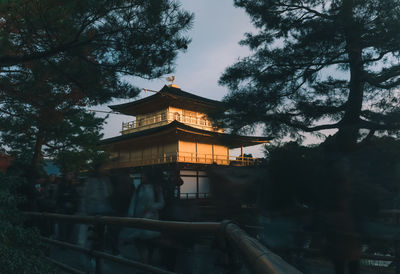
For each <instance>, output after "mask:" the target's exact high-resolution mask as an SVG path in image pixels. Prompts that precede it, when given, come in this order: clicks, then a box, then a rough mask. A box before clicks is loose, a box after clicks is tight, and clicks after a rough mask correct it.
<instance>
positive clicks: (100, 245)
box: [93, 223, 105, 274]
mask: <svg viewBox="0 0 400 274" xmlns="http://www.w3.org/2000/svg"><path fill="white" fill-rule="evenodd" d="M104 232H105V225H104V224H99V223H96V224H95V233H96V237H95V242H94V245H93V249H94V250H96V251H100V252H101V251H104V240H105V239H104ZM95 259H96V272H95V273H96V274H103V266H104V259H103V258H102V257H99V256H95Z"/></svg>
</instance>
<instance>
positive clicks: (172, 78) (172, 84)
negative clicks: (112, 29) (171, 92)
mask: <svg viewBox="0 0 400 274" xmlns="http://www.w3.org/2000/svg"><path fill="white" fill-rule="evenodd" d="M174 80H175V75H172V76H170V77H167V81H168V82H171V84H170V85H169V86H168V87H170V88H171V87H172V88H179V86H178V85H175V84H174Z"/></svg>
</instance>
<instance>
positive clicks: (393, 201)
mask: <svg viewBox="0 0 400 274" xmlns="http://www.w3.org/2000/svg"><path fill="white" fill-rule="evenodd" d="M362 148H363V149H358V150H356V151H353V152H352V153H347V154H340V153H339V154H336V155H335V154H333V153H326V150H325V149H324V146H315V147H305V146H300V145H298V144H297V143H295V142H290V143H287V144H285V145H283V146H281V147H271V148H270V149H269V150H270V154H269V162H268V165H267V170H268V172H269V176H270V178H269V179H270V182H268V183H266V184H264V185H263V187H264V189H263V191H262V192H263V194H262V195H263V197H265V199H263V200H262V202H264V205H263V206H264V207H266V208H278V209H282V208H294V207H300V206H306V207H308V208H318V209H323V208H326V207H329V206H330V205H331V203H332V200H335V199H338V198H340V197H341V196H340V195H338V194H337V191H338V189H337V185H338V183H339V181H340V180H346V181H348V182H351V186H352V187H351V189H350V192H351V193H350V194H351V197H352V199H351V200H352V206H353V208H354V210H356V212H357V213H358V214H360V215H362V216H366V215H373V214H376V213H377V210H378V209H382V208H386V209H388V208H398V207H399V206H400V202H399V201H400V196H399V190H400V187H399V184H398V181H399V179H400V173H399V171H400V166H399V162H400V156H399V151H400V142H399V141H398V140H396V139H394V138H390V137H383V138H376V137H373V138H371V139H370V142H368V143H367V144H364V145H363V146H362ZM343 156H344V157H343ZM343 159H345V162H344V165H345V167H343V166H342V167H341V169H343V170H342V171H340V170H338V167H337V165H338V164H339V165H342V164H341V163H340V161H342V160H343ZM335 166H336V167H335ZM344 169H345V170H346V171H344ZM339 173H342V174H339ZM338 176H339V177H340V176H342V177H341V178H338Z"/></svg>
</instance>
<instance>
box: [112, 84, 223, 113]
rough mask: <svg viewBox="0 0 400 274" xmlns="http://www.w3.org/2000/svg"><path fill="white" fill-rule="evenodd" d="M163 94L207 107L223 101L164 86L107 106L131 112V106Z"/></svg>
mask: <svg viewBox="0 0 400 274" xmlns="http://www.w3.org/2000/svg"><path fill="white" fill-rule="evenodd" d="M163 96H164V97H168V98H170V99H186V100H189V101H192V102H195V103H197V104H200V105H203V106H204V107H207V108H218V107H222V106H224V103H222V102H220V101H217V100H212V99H208V98H204V97H201V96H198V95H194V94H192V93H189V92H186V91H183V90H181V89H180V88H175V87H169V86H164V87H163V88H162V89H161V90H160V91H158V92H157V93H156V94H154V95H150V96H148V97H146V98H143V99H139V100H136V101H133V102H129V103H124V104H118V105H111V106H109V108H110V109H112V110H114V111H118V112H121V113H124V114H128V112H130V113H132V108H134V107H138V106H140V105H143V104H146V103H149V102H151V101H154V100H157V99H159V98H160V97H163ZM133 112H134V111H133Z"/></svg>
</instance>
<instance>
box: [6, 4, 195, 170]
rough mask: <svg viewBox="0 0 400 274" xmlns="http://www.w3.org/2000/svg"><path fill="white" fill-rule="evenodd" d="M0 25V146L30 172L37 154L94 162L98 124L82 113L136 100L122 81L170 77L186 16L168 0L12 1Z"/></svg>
mask: <svg viewBox="0 0 400 274" xmlns="http://www.w3.org/2000/svg"><path fill="white" fill-rule="evenodd" d="M0 18H1V20H0V52H1V54H0V67H1V71H0V102H1V103H0V130H1V131H2V133H1V135H0V138H1V139H2V141H3V144H5V148H6V149H7V150H11V151H12V152H13V153H14V154H16V155H17V156H24V157H29V158H30V159H31V163H32V164H33V165H35V166H38V165H39V163H40V159H41V158H42V151H43V150H44V152H45V153H46V155H47V156H49V155H50V156H57V157H58V160H59V162H62V163H66V162H65V159H66V158H68V159H71V157H73V158H74V159H81V160H82V161H76V162H75V163H76V164H78V163H80V162H85V161H84V160H85V158H87V157H89V156H90V157H92V156H96V155H98V152H97V150H96V147H95V145H96V144H97V142H98V140H99V139H100V137H101V135H100V130H101V124H102V123H103V119H100V118H95V116H94V115H93V114H90V113H87V111H85V107H89V106H93V105H97V104H104V103H107V102H109V101H110V100H111V99H112V98H128V97H133V96H136V95H137V93H138V91H139V90H138V88H135V87H133V86H132V85H131V84H129V83H128V82H127V81H126V76H138V77H145V78H155V77H159V76H161V75H162V74H165V73H168V72H171V70H172V69H173V62H174V59H175V57H176V55H177V53H178V52H179V51H182V50H185V49H186V48H187V44H188V43H189V42H190V40H189V39H188V38H187V37H185V36H184V35H183V33H184V32H185V31H186V30H187V29H188V28H189V27H190V25H191V20H192V15H191V14H189V13H188V12H186V11H184V10H182V9H181V8H180V7H179V5H178V3H176V2H174V1H172V0H171V1H170V0H156V1H139V0H112V1H110V0H100V1H91V0H86V1H82V0H72V1H70V0H68V1H65V0H51V1H50V0H44V1H26V0H15V1H3V2H1V3H0ZM81 157H82V158H81ZM63 159H64V160H63ZM64 166H65V165H64Z"/></svg>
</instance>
